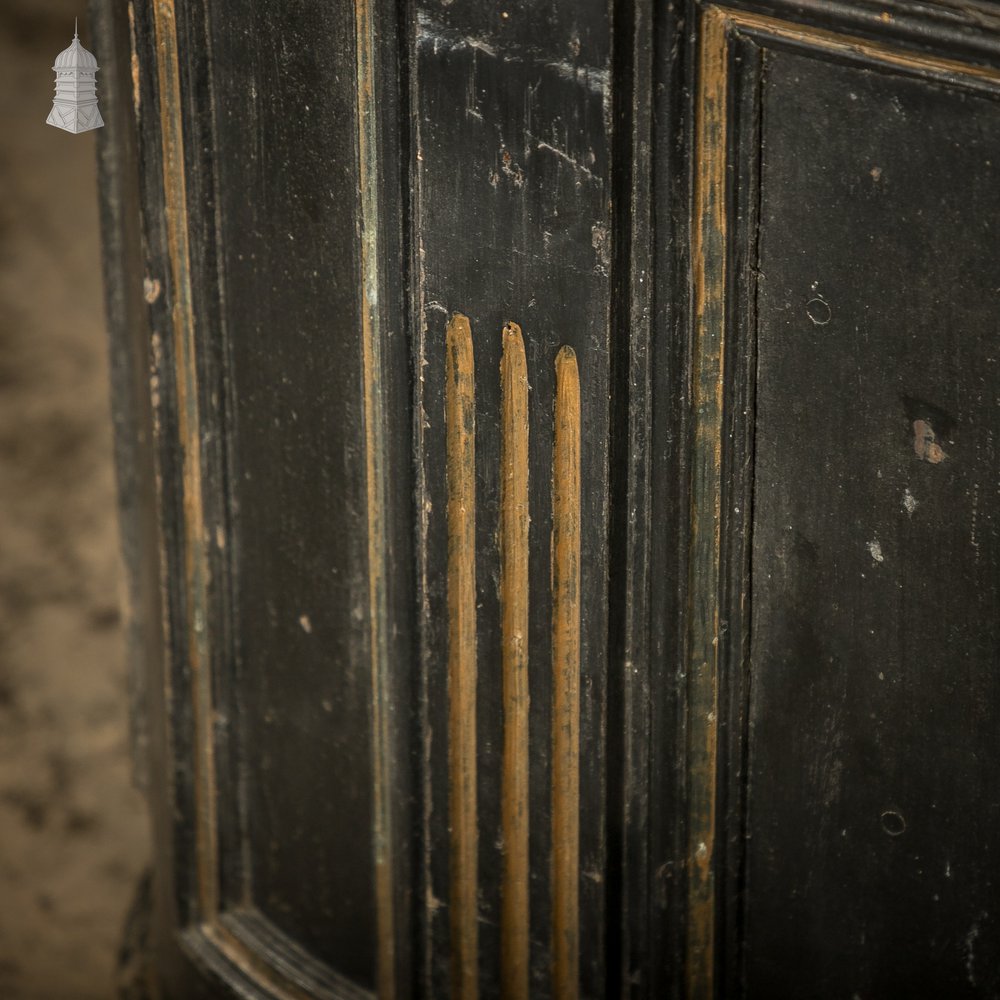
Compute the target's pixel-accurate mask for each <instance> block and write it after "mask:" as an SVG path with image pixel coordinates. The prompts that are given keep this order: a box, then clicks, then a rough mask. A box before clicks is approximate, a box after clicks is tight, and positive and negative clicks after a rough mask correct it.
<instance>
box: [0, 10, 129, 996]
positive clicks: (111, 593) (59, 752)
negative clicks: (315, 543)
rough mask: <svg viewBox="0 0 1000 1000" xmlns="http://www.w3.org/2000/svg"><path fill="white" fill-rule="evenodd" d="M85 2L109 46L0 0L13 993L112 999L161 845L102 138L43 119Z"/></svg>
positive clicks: (0, 464) (0, 920) (2, 793)
mask: <svg viewBox="0 0 1000 1000" xmlns="http://www.w3.org/2000/svg"><path fill="white" fill-rule="evenodd" d="M74 16H78V17H79V18H80V36H81V41H82V42H83V44H84V45H85V46H86V47H88V48H91V49H93V46H92V44H91V38H90V32H89V25H88V24H87V21H86V5H85V2H84V0H80V2H78V3H74V2H67V0H0V998H2V1000H36V998H38V1000H41V998H44V1000H78V998H101V1000H106V998H109V997H112V996H113V995H114V989H113V985H112V984H113V981H114V965H115V957H116V955H115V953H116V950H117V947H118V943H119V940H120V937H121V932H122V924H123V920H124V915H125V911H126V909H127V907H128V904H129V902H130V899H131V896H132V893H133V891H134V888H135V884H136V880H137V878H138V875H139V872H140V869H141V868H142V867H143V866H144V864H145V862H146V859H147V854H148V843H147V837H148V833H147V828H146V818H145V812H144V808H143V803H142V800H141V799H140V797H139V795H138V794H137V793H136V792H135V791H134V790H133V789H132V786H131V776H130V763H129V759H128V743H127V739H128V738H127V731H128V726H127V717H126V713H127V698H126V691H125V665H124V643H123V638H122V632H121V624H120V619H119V611H118V595H119V586H120V573H121V570H120V566H119V548H118V536H117V526H116V523H115V490H114V474H113V469H112V458H111V421H110V414H109V400H108V361H107V339H106V336H105V331H104V326H103V324H104V314H103V299H102V290H101V275H100V248H99V232H98V217H97V204H96V168H95V158H94V157H95V151H94V133H92V132H90V133H85V134H83V135H71V134H69V133H67V132H63V131H61V130H59V129H55V128H52V127H51V126H48V125H46V124H44V123H45V118H46V115H47V114H48V112H49V108H50V107H51V101H52V94H53V74H52V71H51V66H52V63H53V60H54V58H55V56H56V55H57V53H59V52H60V51H61V50H62V49H64V48H65V47H66V46H67V45H68V44H69V43H70V41H71V40H72V36H73V18H74ZM96 55H97V56H98V60H100V56H101V53H100V52H97V53H96ZM97 82H98V97H100V93H101V76H100V74H98V78H97Z"/></svg>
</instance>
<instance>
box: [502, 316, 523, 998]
mask: <svg viewBox="0 0 1000 1000" xmlns="http://www.w3.org/2000/svg"><path fill="white" fill-rule="evenodd" d="M500 395H501V402H500V427H501V436H500V606H501V634H502V635H501V646H502V654H501V673H502V677H503V777H502V787H501V829H502V832H503V879H502V884H501V906H500V952H501V957H500V993H501V995H502V996H503V997H504V1000H528V993H529V972H530V967H529V961H530V940H529V926H530V925H529V904H528V874H529V872H528V828H529V822H528V817H529V813H528V749H529V748H528V704H529V696H528V523H529V518H528V367H527V362H526V360H525V356H524V338H523V337H522V335H521V328H520V327H519V326H518V325H517V324H516V323H508V324H507V325H506V326H505V327H504V328H503V354H502V357H501V361H500Z"/></svg>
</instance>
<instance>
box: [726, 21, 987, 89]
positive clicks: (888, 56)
mask: <svg viewBox="0 0 1000 1000" xmlns="http://www.w3.org/2000/svg"><path fill="white" fill-rule="evenodd" d="M710 10H711V11H714V12H716V14H717V16H719V17H721V18H723V19H724V20H725V21H727V22H728V24H729V25H731V26H732V27H733V28H734V29H737V30H739V29H743V30H746V31H750V32H754V33H757V34H762V35H764V36H770V37H771V38H779V39H784V40H786V41H793V42H803V43H805V44H807V45H812V46H814V47H816V48H821V49H824V50H825V51H827V52H836V53H840V54H841V55H855V56H864V57H865V58H867V59H873V60H876V61H877V62H880V63H884V64H886V65H889V66H897V67H900V68H902V69H908V70H917V71H919V72H924V73H934V74H942V73H943V74H947V75H952V76H962V77H971V78H972V79H975V80H983V81H988V82H990V83H996V82H998V81H1000V68H996V67H992V66H974V65H971V64H969V63H963V62H960V61H959V60H957V59H945V58H941V57H939V56H933V55H926V54H924V53H917V52H905V51H901V50H899V49H894V48H892V46H890V45H887V44H885V43H884V42H876V41H870V40H868V39H865V38H852V37H851V36H849V35H842V34H840V33H838V32H835V31H828V30H826V29H825V28H814V27H811V26H807V25H801V24H792V23H789V22H787V21H782V20H779V19H778V18H775V17H768V16H766V15H764V14H755V13H752V12H750V11H742V10H726V11H722V10H721V9H720V8H718V7H713V8H710Z"/></svg>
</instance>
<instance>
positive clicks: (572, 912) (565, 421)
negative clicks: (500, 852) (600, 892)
mask: <svg viewBox="0 0 1000 1000" xmlns="http://www.w3.org/2000/svg"><path fill="white" fill-rule="evenodd" d="M579 880H580V375H579V371H578V369H577V363H576V354H575V353H574V351H573V348H571V347H568V346H564V347H561V348H560V349H559V353H558V354H557V355H556V401H555V434H554V440H553V448H552V996H553V998H554V1000H576V998H577V997H578V996H579V994H580V972H579V970H580V906H579V884H580V883H579Z"/></svg>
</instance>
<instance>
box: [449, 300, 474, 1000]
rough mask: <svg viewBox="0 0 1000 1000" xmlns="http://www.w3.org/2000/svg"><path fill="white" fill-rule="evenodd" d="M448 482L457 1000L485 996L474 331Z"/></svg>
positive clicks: (459, 380)
mask: <svg viewBox="0 0 1000 1000" xmlns="http://www.w3.org/2000/svg"><path fill="white" fill-rule="evenodd" d="M445 350H446V355H445V357H446V373H445V379H446V381H445V433H446V435H447V479H448V781H449V797H448V802H449V826H450V831H451V832H450V842H451V849H450V857H451V875H450V880H449V906H450V909H451V969H452V995H453V996H454V997H455V998H456V1000H475V998H476V997H477V996H478V995H479V966H478V959H479V911H478V902H477V892H478V882H479V880H478V861H477V856H476V855H477V848H478V842H479V834H478V820H477V816H476V681H477V663H476V443H475V435H476V391H475V369H474V366H473V352H472V330H471V328H470V326H469V320H468V319H467V318H466V317H465V316H462V315H461V314H458V313H456V314H455V315H454V316H452V318H451V320H450V321H449V323H448V329H447V332H446V345H445Z"/></svg>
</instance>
